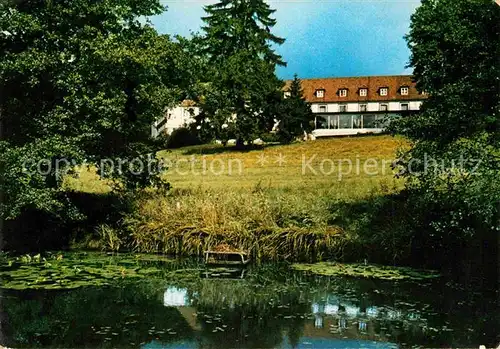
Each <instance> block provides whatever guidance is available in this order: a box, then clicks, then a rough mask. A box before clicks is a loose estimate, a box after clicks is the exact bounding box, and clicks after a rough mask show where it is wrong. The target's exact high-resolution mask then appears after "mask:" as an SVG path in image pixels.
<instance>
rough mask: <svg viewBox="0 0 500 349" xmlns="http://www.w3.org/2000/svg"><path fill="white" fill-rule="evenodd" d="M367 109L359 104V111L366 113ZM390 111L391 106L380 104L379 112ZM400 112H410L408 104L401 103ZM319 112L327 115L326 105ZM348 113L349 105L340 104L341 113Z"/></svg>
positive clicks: (366, 106) (365, 105)
mask: <svg viewBox="0 0 500 349" xmlns="http://www.w3.org/2000/svg"><path fill="white" fill-rule="evenodd" d="M367 108H368V105H367V104H359V110H358V111H360V112H362V113H364V112H366V111H367V110H368V109H367ZM388 110H389V104H387V103H380V104H379V111H388ZM399 110H409V104H408V103H400V109H399ZM319 112H320V113H326V105H320V106H319ZM346 112H347V104H340V105H339V113H346Z"/></svg>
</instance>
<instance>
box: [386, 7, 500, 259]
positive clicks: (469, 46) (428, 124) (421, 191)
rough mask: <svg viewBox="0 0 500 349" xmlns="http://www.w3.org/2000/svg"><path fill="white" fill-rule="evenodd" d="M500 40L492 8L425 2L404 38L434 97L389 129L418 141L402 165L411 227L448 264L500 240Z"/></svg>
mask: <svg viewBox="0 0 500 349" xmlns="http://www.w3.org/2000/svg"><path fill="white" fill-rule="evenodd" d="M499 36H500V8H499V7H498V6H497V5H496V4H495V3H494V2H492V1H488V0H457V1H455V0H426V1H423V2H422V5H421V6H420V7H419V8H417V10H416V12H415V13H414V14H413V16H412V21H411V26H410V33H409V34H408V35H407V38H406V39H407V41H408V46H409V48H410V49H411V58H410V66H411V67H412V68H414V77H415V80H416V83H417V88H418V89H419V90H420V91H425V92H426V93H427V94H428V99H427V100H425V101H424V103H423V105H422V108H421V113H419V114H418V115H414V116H411V117H408V118H402V119H400V120H399V121H397V122H395V123H393V124H391V127H392V128H393V131H395V132H399V133H402V134H403V135H405V136H407V137H408V138H409V139H410V140H411V141H412V147H411V149H410V150H409V151H408V152H404V153H402V154H401V157H400V159H399V163H398V164H399V165H400V166H401V167H400V169H401V173H400V174H401V175H403V176H404V177H406V179H407V189H408V196H407V200H408V202H407V207H406V208H407V209H408V210H409V212H411V213H412V215H411V217H410V218H409V220H408V225H407V226H408V227H410V228H411V234H410V235H411V236H412V237H413V238H415V239H416V240H419V241H425V240H427V242H428V243H427V245H428V246H429V248H430V249H433V250H434V251H441V252H438V253H436V254H434V256H433V258H436V260H444V262H445V263H453V264H455V265H456V264H457V259H458V260H459V258H460V257H461V256H462V255H461V253H463V250H462V249H463V246H466V245H468V244H473V245H480V244H482V242H481V241H487V240H489V239H491V238H492V237H494V236H495V235H496V236H498V234H499V232H500V219H499V217H500V201H499V200H500V191H499V190H500V189H499V184H498V177H499V175H500V166H499V165H500V138H499V136H500V132H499V131H500V80H499V77H500V65H499V64H498V57H499V55H500V45H499V41H498V38H499ZM490 241H491V240H490ZM481 253H483V252H481ZM457 257H459V258H457ZM462 257H463V256H462ZM492 257H493V255H492ZM493 258H495V257H493Z"/></svg>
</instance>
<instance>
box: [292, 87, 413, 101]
mask: <svg viewBox="0 0 500 349" xmlns="http://www.w3.org/2000/svg"><path fill="white" fill-rule="evenodd" d="M409 92H410V88H409V87H408V86H401V87H400V88H399V93H400V94H401V95H402V96H408V93H409ZM337 94H338V96H339V97H347V95H348V94H349V89H347V88H341V89H339V90H338V92H337ZM358 94H359V95H360V96H361V97H366V96H367V95H368V89H367V88H365V87H362V88H360V89H358ZM378 94H379V95H380V96H387V95H388V94H389V88H388V87H380V88H379V89H378ZM314 95H315V96H316V97H317V98H323V97H325V89H317V90H316V91H315V92H314ZM285 96H286V93H285Z"/></svg>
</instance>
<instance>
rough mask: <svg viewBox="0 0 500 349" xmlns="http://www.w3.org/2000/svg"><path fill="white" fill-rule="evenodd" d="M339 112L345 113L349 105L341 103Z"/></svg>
mask: <svg viewBox="0 0 500 349" xmlns="http://www.w3.org/2000/svg"><path fill="white" fill-rule="evenodd" d="M339 112H340V113H345V112H347V105H346V104H340V105H339Z"/></svg>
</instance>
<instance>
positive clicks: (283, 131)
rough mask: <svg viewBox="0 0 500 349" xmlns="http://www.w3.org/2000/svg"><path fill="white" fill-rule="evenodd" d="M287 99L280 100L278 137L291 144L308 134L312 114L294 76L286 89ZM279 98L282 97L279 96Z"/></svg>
mask: <svg viewBox="0 0 500 349" xmlns="http://www.w3.org/2000/svg"><path fill="white" fill-rule="evenodd" d="M287 92H288V96H287V98H284V99H282V101H281V105H280V110H279V111H278V112H277V113H276V114H277V115H278V121H279V125H278V135H279V137H280V139H281V140H282V141H283V142H286V143H288V142H291V141H292V140H293V139H294V138H296V137H298V136H301V135H303V134H304V132H310V131H311V130H312V129H313V127H312V121H313V120H314V114H313V112H312V110H311V105H310V103H308V102H307V101H306V100H305V98H304V94H303V91H302V85H301V81H300V79H299V78H298V77H297V74H295V76H294V78H293V80H292V82H291V83H290V87H289V88H288V89H287ZM280 96H282V95H281V94H280Z"/></svg>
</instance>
